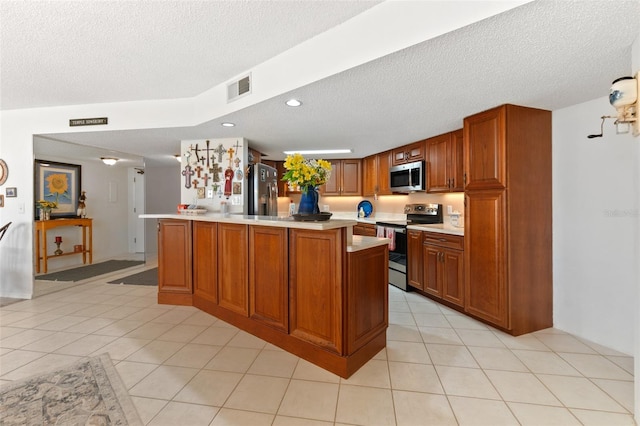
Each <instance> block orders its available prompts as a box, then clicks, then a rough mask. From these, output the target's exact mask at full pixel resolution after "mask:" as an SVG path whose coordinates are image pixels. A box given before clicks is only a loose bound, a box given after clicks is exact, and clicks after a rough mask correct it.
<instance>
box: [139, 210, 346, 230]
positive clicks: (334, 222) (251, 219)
mask: <svg viewBox="0 0 640 426" xmlns="http://www.w3.org/2000/svg"><path fill="white" fill-rule="evenodd" d="M139 217H140V218H142V219H181V220H197V221H203V222H222V223H237V224H244V225H262V226H275V227H278V228H297V229H313V230H318V231H325V230H327V229H336V228H344V227H347V226H353V225H355V224H356V223H357V221H356V220H349V219H330V220H326V221H321V222H304V221H300V222H299V221H296V220H294V219H293V217H289V216H257V215H241V214H233V213H230V214H223V213H205V214H179V213H169V214H165V213H163V214H141V215H140V216H139Z"/></svg>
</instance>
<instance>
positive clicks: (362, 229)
mask: <svg viewBox="0 0 640 426" xmlns="http://www.w3.org/2000/svg"><path fill="white" fill-rule="evenodd" d="M353 235H364V236H366V237H375V236H376V226H375V225H372V224H369V223H358V224H357V225H353Z"/></svg>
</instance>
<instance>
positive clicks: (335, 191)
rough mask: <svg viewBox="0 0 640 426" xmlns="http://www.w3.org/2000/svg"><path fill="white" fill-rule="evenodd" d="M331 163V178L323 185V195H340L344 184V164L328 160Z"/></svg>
mask: <svg viewBox="0 0 640 426" xmlns="http://www.w3.org/2000/svg"><path fill="white" fill-rule="evenodd" d="M327 161H329V163H331V177H330V178H329V180H328V181H327V182H326V183H325V184H324V185H322V188H321V192H322V194H323V195H340V185H341V183H342V167H341V166H342V162H341V161H340V160H327Z"/></svg>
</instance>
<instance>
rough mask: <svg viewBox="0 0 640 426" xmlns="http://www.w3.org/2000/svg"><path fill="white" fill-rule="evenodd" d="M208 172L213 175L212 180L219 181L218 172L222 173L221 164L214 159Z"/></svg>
mask: <svg viewBox="0 0 640 426" xmlns="http://www.w3.org/2000/svg"><path fill="white" fill-rule="evenodd" d="M212 158H213V157H212ZM209 173H211V174H212V175H213V181H214V182H220V173H222V166H221V165H220V164H218V163H216V162H215V161H214V162H213V165H212V166H211V168H210V169H209Z"/></svg>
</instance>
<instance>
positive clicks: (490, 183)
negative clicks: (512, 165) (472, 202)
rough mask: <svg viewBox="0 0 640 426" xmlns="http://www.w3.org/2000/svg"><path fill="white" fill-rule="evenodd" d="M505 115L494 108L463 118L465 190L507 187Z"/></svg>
mask: <svg viewBox="0 0 640 426" xmlns="http://www.w3.org/2000/svg"><path fill="white" fill-rule="evenodd" d="M506 114H507V109H506V108H494V109H490V110H488V111H484V112H481V113H479V114H476V115H472V116H471V117H467V118H465V119H464V141H465V144H466V148H467V149H466V150H465V153H464V155H465V159H464V164H465V175H466V184H465V187H464V189H465V190H474V189H503V188H506V186H507V172H506V160H507V153H506V133H505V123H506ZM529 149H535V147H529Z"/></svg>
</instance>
